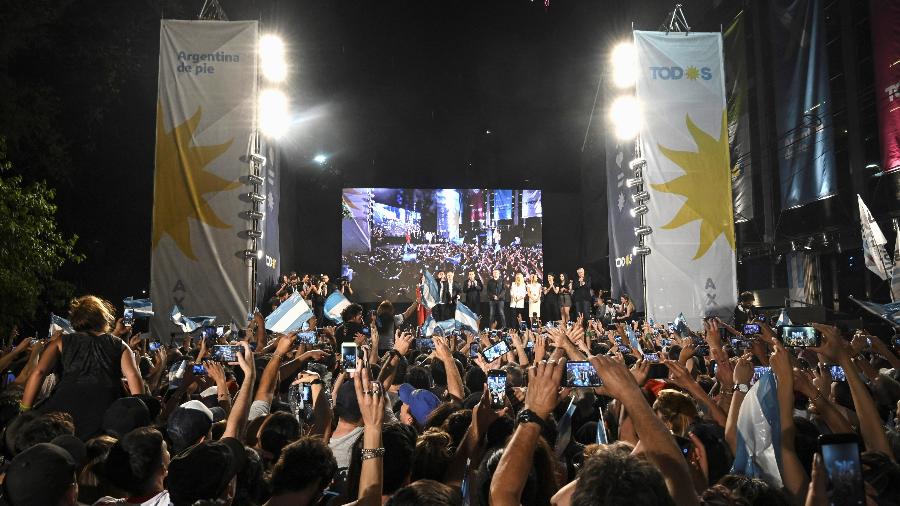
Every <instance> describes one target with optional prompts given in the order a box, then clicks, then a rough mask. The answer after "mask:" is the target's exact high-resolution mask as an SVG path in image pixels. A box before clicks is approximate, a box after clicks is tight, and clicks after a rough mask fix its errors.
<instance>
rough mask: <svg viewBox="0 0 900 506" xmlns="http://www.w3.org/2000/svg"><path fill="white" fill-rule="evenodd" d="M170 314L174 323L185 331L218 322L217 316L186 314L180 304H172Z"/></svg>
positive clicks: (191, 330)
mask: <svg viewBox="0 0 900 506" xmlns="http://www.w3.org/2000/svg"><path fill="white" fill-rule="evenodd" d="M169 316H171V317H172V323H174V324H175V325H178V326H179V327H181V331H182V332H184V333H189V332H193V331H195V330H197V329H199V328H200V327H205V326H209V325H212V324H213V323H215V322H216V317H215V316H185V315H184V313H182V312H181V308H180V307H178V304H175V305H174V306H172V311H171V312H169Z"/></svg>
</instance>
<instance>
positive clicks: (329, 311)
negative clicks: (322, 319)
mask: <svg viewBox="0 0 900 506" xmlns="http://www.w3.org/2000/svg"><path fill="white" fill-rule="evenodd" d="M349 305H350V301H349V300H347V297H344V294H342V293H341V292H331V295H329V296H328V298H327V299H325V316H327V317H328V318H329V319H330V320H331V321H334V322H337V323H338V324H341V323H344V319H343V318H341V312H342V311H343V310H344V308H346V307H347V306H349Z"/></svg>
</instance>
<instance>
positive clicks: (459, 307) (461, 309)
mask: <svg viewBox="0 0 900 506" xmlns="http://www.w3.org/2000/svg"><path fill="white" fill-rule="evenodd" d="M456 321H457V322H459V325H460V327H461V328H464V329H468V330H471V331H472V332H475V333H478V317H477V316H475V313H473V312H472V310H471V309H469V308H468V307H466V305H465V304H463V303H462V302H457V303H456Z"/></svg>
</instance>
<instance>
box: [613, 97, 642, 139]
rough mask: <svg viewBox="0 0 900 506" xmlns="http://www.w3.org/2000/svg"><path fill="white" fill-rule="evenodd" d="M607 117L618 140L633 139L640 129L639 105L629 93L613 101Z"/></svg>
mask: <svg viewBox="0 0 900 506" xmlns="http://www.w3.org/2000/svg"><path fill="white" fill-rule="evenodd" d="M609 118H610V120H612V123H613V126H614V127H615V129H616V137H617V138H618V139H619V140H623V141H627V140H630V139H634V138H635V137H637V135H638V134H639V133H640V131H641V106H640V104H639V103H638V101H637V99H635V98H634V97H633V96H631V95H625V96H621V97H619V98H617V99H616V100H615V101H613V103H612V106H611V107H610V109H609Z"/></svg>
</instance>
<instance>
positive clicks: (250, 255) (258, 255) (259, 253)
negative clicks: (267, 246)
mask: <svg viewBox="0 0 900 506" xmlns="http://www.w3.org/2000/svg"><path fill="white" fill-rule="evenodd" d="M262 257H263V250H261V249H258V250H256V251H253V250H252V249H245V250H244V258H245V259H246V260H252V259H254V258H255V259H257V260H262Z"/></svg>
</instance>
